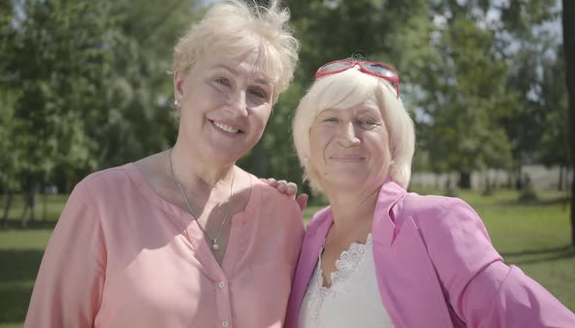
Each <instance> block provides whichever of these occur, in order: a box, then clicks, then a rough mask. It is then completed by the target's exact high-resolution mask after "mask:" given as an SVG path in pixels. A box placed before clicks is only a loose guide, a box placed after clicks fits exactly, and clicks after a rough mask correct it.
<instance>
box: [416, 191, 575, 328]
mask: <svg viewBox="0 0 575 328" xmlns="http://www.w3.org/2000/svg"><path fill="white" fill-rule="evenodd" d="M445 205H446V206H445V207H444V211H443V212H442V214H441V215H439V217H438V218H437V220H429V221H434V222H431V223H428V224H431V225H433V226H430V227H427V228H428V229H431V230H428V231H433V233H428V234H427V236H424V239H425V242H426V244H427V247H428V252H429V254H430V256H431V259H432V261H433V263H434V265H435V268H436V270H437V273H438V276H439V279H440V281H441V283H442V287H443V288H444V292H445V294H446V298H447V300H448V302H449V303H450V305H451V307H452V309H453V310H454V311H455V313H456V314H457V316H458V317H459V318H460V319H461V320H463V321H464V322H465V324H466V326H467V327H490V328H498V327H507V328H513V327H517V328H520V327H521V328H522V327H532V328H534V327H565V328H567V327H575V315H574V314H573V313H572V312H571V311H569V310H568V309H567V308H566V307H565V306H563V305H562V304H561V303H560V302H559V301H558V300H557V299H556V298H555V297H554V296H553V295H551V293H549V292H548V291H547V290H545V288H543V287H542V286H541V285H539V284H538V283H537V282H535V281H534V280H533V279H531V278H529V277H528V276H526V275H525V274H524V273H523V272H522V271H521V270H520V269H519V268H517V267H515V266H507V265H506V264H505V263H503V259H502V258H501V256H500V255H499V254H498V253H497V251H496V250H495V249H494V247H493V245H492V244H491V241H490V239H489V236H488V234H487V230H486V229H485V226H484V225H483V222H482V221H481V219H480V218H479V216H478V215H477V213H475V211H474V210H473V209H472V208H471V207H470V206H469V205H467V204H466V203H465V202H463V201H461V200H459V199H451V200H449V201H447V202H446V204H445ZM426 230H427V229H426Z"/></svg>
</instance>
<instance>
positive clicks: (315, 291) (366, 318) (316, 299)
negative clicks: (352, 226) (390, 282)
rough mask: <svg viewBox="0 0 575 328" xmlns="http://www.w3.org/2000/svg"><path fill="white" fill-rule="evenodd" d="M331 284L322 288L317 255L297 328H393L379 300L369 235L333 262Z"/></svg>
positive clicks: (319, 261) (352, 245)
mask: <svg viewBox="0 0 575 328" xmlns="http://www.w3.org/2000/svg"><path fill="white" fill-rule="evenodd" d="M335 266H336V268H337V271H335V272H332V273H331V281H332V284H331V286H330V287H329V288H326V287H323V286H322V285H323V278H322V270H321V254H320V256H319V259H318V261H317V265H316V267H315V270H314V273H313V276H312V278H311V280H310V282H309V285H308V287H307V291H306V294H305V297H304V300H303V303H302V307H301V311H300V314H299V327H300V328H324V327H329V328H340V327H341V328H344V327H345V328H349V327H361V328H372V327H373V328H376V327H377V328H390V327H393V324H392V322H391V320H390V319H389V316H388V315H387V312H386V311H385V308H384V307H383V304H382V303H381V298H380V297H379V289H378V287H377V279H376V277H375V264H374V262H373V247H372V241H371V234H369V235H368V236H367V243H366V244H358V243H352V244H351V245H350V247H349V250H347V251H343V252H342V253H341V255H340V259H339V260H337V261H336V262H335Z"/></svg>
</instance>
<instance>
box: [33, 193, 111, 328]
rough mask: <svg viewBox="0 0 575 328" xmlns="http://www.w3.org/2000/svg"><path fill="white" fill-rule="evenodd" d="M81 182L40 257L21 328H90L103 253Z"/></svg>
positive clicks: (93, 211) (96, 220) (97, 224)
mask: <svg viewBox="0 0 575 328" xmlns="http://www.w3.org/2000/svg"><path fill="white" fill-rule="evenodd" d="M89 200H90V198H89V194H88V190H87V189H86V186H85V183H84V182H81V183H80V184H78V185H77V186H76V188H75V189H74V191H73V192H72V193H71V194H70V197H69V199H68V201H67V203H66V206H65V207H64V210H63V212H62V214H61V216H60V219H59V220H58V223H57V224H56V227H55V229H54V232H53V234H52V237H51V238H50V241H49V242H48V246H47V247H46V250H45V252H44V257H43V258H42V263H41V265H40V270H39V272H38V276H37V278H36V282H35V284H34V290H33V292H32V298H31V300H30V305H29V307H28V314H27V316H26V321H25V323H24V327H25V328H40V327H54V328H56V327H58V328H62V327H74V328H83V327H92V326H93V324H94V319H95V316H96V313H97V311H98V309H99V307H100V302H101V294H102V287H103V284H104V270H105V263H106V251H105V247H104V242H103V233H102V228H101V225H100V221H99V217H98V215H97V211H96V208H95V207H94V205H93V204H92V203H91V202H90V201H89Z"/></svg>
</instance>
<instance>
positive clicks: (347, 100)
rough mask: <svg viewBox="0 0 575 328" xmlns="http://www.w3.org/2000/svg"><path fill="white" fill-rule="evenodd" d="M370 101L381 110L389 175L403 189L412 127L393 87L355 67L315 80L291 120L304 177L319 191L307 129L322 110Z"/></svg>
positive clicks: (412, 140)
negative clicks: (388, 156)
mask: <svg viewBox="0 0 575 328" xmlns="http://www.w3.org/2000/svg"><path fill="white" fill-rule="evenodd" d="M369 99H371V100H373V102H374V103H375V104H376V105H377V107H378V108H379V110H380V111H381V114H382V117H383V120H384V122H385V126H386V128H387V131H388V134H389V135H388V142H389V145H388V147H389V150H390V153H391V163H390V165H389V170H388V172H389V177H390V178H391V179H392V180H393V181H395V182H396V183H397V184H399V185H400V186H402V187H403V188H407V186H408V185H409V180H410V178H411V161H412V159H413V154H414V152H415V129H414V124H413V121H412V119H411V117H410V116H409V113H408V112H407V110H406V109H405V108H404V107H403V103H402V101H401V99H400V98H398V97H397V96H396V94H395V89H394V88H393V87H392V86H391V85H390V84H389V83H388V82H386V81H385V80H383V79H381V78H378V77H374V76H371V75H368V74H365V73H362V72H361V71H360V70H359V69H358V67H353V68H350V69H348V70H346V71H344V72H341V73H337V74H333V75H328V76H324V77H322V78H319V79H318V80H316V81H315V82H314V83H313V84H312V85H311V87H310V88H309V90H308V91H307V93H306V95H305V96H304V97H303V98H302V99H301V101H300V103H299V105H298V107H297V109H296V113H295V116H294V119H293V122H292V124H293V131H292V132H293V141H294V145H295V148H296V151H297V154H298V157H299V160H300V163H301V165H302V167H303V169H304V180H309V182H310V185H311V187H312V188H313V189H315V190H317V191H320V192H323V189H322V187H321V179H320V178H319V174H318V173H317V171H316V169H315V168H314V167H313V166H312V165H311V161H310V138H309V134H310V129H311V126H312V124H313V123H314V122H315V120H316V118H317V116H318V115H319V114H320V113H321V112H322V111H324V110H326V109H329V108H334V109H351V108H353V107H356V106H358V105H360V104H362V103H363V102H365V101H366V100H369Z"/></svg>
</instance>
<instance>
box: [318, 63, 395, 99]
mask: <svg viewBox="0 0 575 328" xmlns="http://www.w3.org/2000/svg"><path fill="white" fill-rule="evenodd" d="M356 65H357V66H358V67H359V70H360V71H361V72H363V73H365V74H369V75H373V76H376V77H379V78H381V79H384V80H386V81H388V82H390V83H391V84H393V86H394V87H395V94H396V96H397V98H399V75H398V74H397V72H396V71H395V70H394V69H393V68H392V67H391V66H389V65H387V64H384V63H380V62H376V61H363V60H349V59H339V60H334V61H331V62H329V63H327V64H324V65H323V66H322V67H320V68H319V69H318V70H317V72H315V78H316V79H319V78H321V77H324V76H327V75H332V74H337V73H341V72H343V71H347V70H348V69H350V68H352V67H354V66H356Z"/></svg>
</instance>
